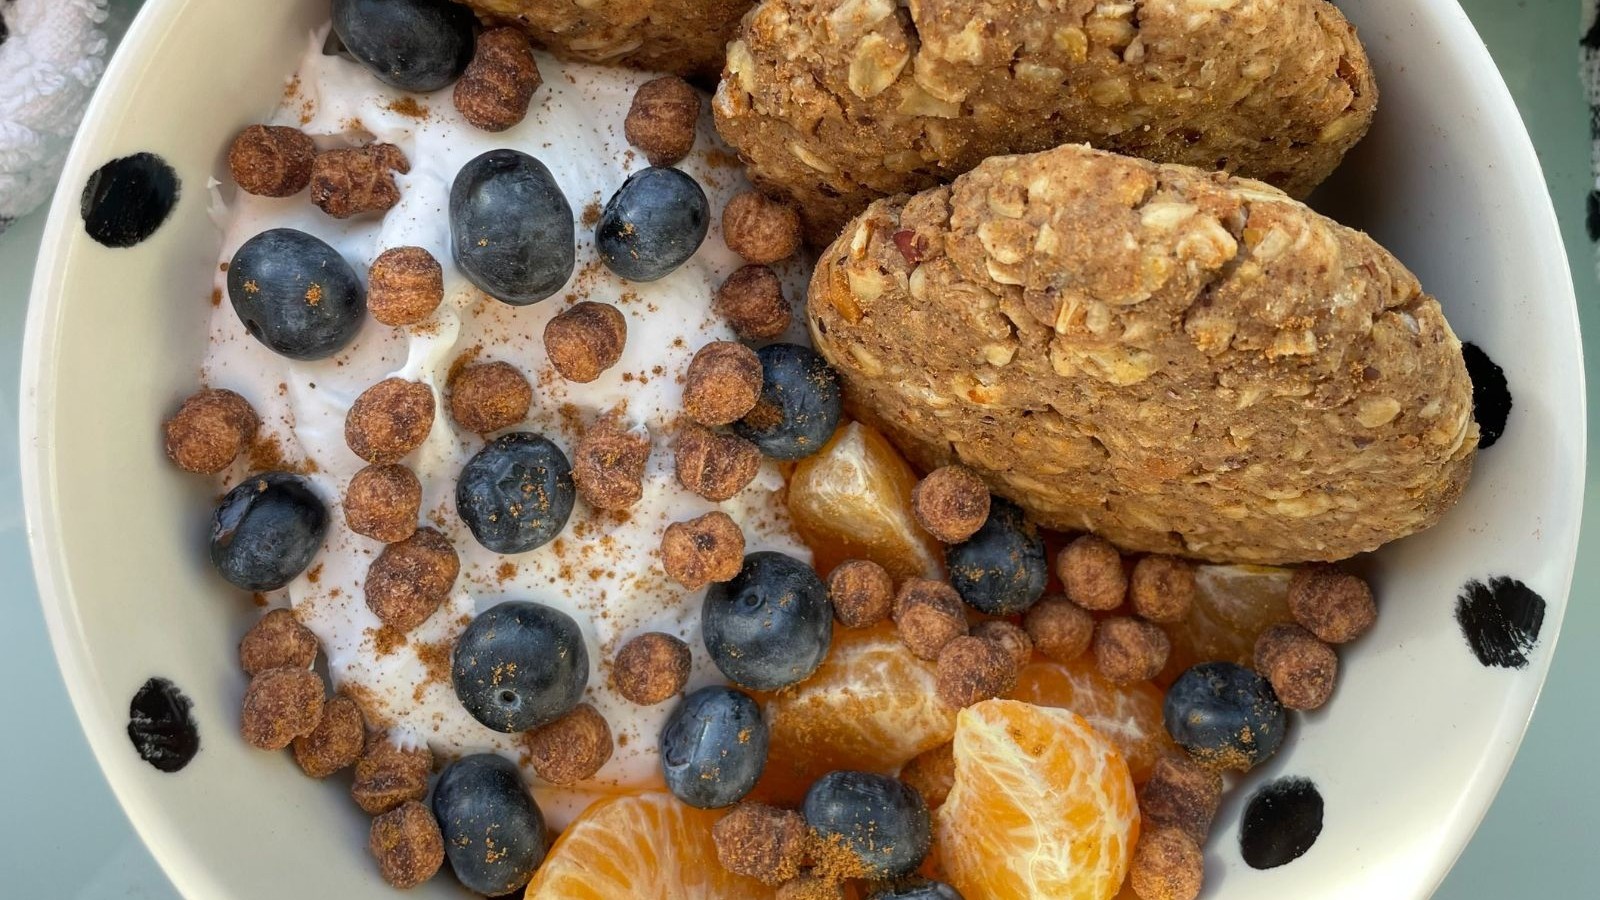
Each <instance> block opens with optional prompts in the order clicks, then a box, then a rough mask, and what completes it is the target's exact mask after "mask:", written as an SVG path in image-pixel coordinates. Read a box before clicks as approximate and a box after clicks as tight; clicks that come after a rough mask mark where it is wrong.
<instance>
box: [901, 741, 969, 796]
mask: <svg viewBox="0 0 1600 900" xmlns="http://www.w3.org/2000/svg"><path fill="white" fill-rule="evenodd" d="M900 780H901V781H904V782H905V783H906V784H909V785H911V787H912V789H913V790H915V791H916V792H917V793H919V794H921V795H922V799H923V802H925V803H927V804H928V808H929V809H935V808H937V807H939V806H943V805H944V801H945V798H946V797H949V796H950V789H951V788H953V787H955V784H956V749H955V745H954V744H952V743H950V742H949V741H946V742H945V743H943V744H940V745H939V746H937V747H935V748H933V749H932V750H924V751H923V752H921V753H918V754H917V755H916V756H914V757H912V758H911V761H910V762H908V763H906V764H905V767H904V768H902V769H901V770H900Z"/></svg>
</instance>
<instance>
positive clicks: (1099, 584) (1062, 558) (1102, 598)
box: [1056, 534, 1128, 611]
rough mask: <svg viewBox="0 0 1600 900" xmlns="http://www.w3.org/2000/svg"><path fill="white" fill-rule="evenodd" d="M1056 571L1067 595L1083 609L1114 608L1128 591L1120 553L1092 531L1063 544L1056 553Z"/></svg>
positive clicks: (1102, 609)
mask: <svg viewBox="0 0 1600 900" xmlns="http://www.w3.org/2000/svg"><path fill="white" fill-rule="evenodd" d="M1056 574H1057V575H1059V576H1060V577H1061V584H1062V587H1064V588H1065V589H1066V592H1067V599H1068V600H1071V601H1072V602H1073V603H1076V604H1078V605H1079V606H1081V607H1083V608H1084V609H1091V610H1096V611H1105V610H1108V609H1116V608H1117V607H1119V606H1121V605H1122V601H1123V599H1125V598H1126V597H1127V595H1128V576H1127V573H1125V572H1124V571H1123V569H1122V554H1121V553H1118V552H1117V548H1115V547H1113V546H1111V545H1110V544H1109V543H1107V542H1106V541H1104V540H1102V539H1100V538H1097V537H1095V536H1094V535H1092V534H1086V535H1084V536H1082V537H1080V538H1077V539H1076V540H1074V541H1073V542H1072V543H1070V544H1068V545H1067V546H1066V547H1064V548H1062V550H1061V553H1060V554H1059V555H1058V556H1057V557H1056Z"/></svg>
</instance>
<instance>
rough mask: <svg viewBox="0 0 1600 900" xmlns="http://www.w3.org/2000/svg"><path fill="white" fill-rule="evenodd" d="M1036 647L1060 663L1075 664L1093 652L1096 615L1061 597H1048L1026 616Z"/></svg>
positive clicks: (1023, 620)
mask: <svg viewBox="0 0 1600 900" xmlns="http://www.w3.org/2000/svg"><path fill="white" fill-rule="evenodd" d="M1022 627H1023V630H1025V631H1027V632H1028V637H1029V638H1030V639H1031V640H1032V641H1033V648H1034V649H1035V650H1038V651H1039V652H1040V653H1042V654H1044V655H1045V656H1047V657H1049V658H1050V659H1053V660H1055V661H1056V662H1063V663H1065V662H1072V661H1073V660H1075V659H1077V658H1078V657H1080V656H1082V655H1083V654H1085V653H1087V652H1088V651H1089V642H1090V641H1091V640H1093V639H1094V616H1091V615H1089V613H1088V612H1086V611H1085V610H1084V609H1083V607H1081V606H1079V605H1077V604H1076V603H1073V602H1072V601H1071V600H1068V599H1067V598H1066V597H1063V596H1061V595H1060V594H1045V595H1044V596H1043V597H1040V598H1039V602H1037V603H1035V604H1034V605H1033V606H1031V607H1029V608H1028V611H1027V612H1026V613H1024V614H1023V616H1022Z"/></svg>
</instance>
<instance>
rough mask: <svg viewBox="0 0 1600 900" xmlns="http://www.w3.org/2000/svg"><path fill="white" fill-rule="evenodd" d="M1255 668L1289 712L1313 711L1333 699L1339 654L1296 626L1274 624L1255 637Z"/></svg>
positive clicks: (1337, 676)
mask: <svg viewBox="0 0 1600 900" xmlns="http://www.w3.org/2000/svg"><path fill="white" fill-rule="evenodd" d="M1255 668H1256V671H1257V672H1260V673H1261V674H1262V675H1265V676H1266V678H1267V680H1268V681H1270V682H1272V690H1273V691H1274V692H1275V693H1277V695H1278V700H1279V701H1280V702H1282V703H1283V705H1284V706H1286V707H1288V708H1289V709H1298V710H1310V709H1316V708H1318V707H1320V706H1322V705H1323V704H1324V703H1327V702H1328V698H1329V697H1332V696H1333V686H1334V683H1335V682H1336V681H1337V680H1338V678H1339V654H1337V653H1335V652H1334V650H1333V648H1332V647H1330V646H1328V645H1327V644H1325V643H1323V642H1322V641H1320V640H1317V636H1316V635H1314V634H1312V633H1311V632H1309V631H1307V630H1305V629H1304V628H1301V627H1300V626H1299V625H1292V624H1283V625H1274V626H1272V627H1271V628H1268V629H1267V630H1266V631H1263V632H1261V636H1260V637H1258V638H1256V649H1255Z"/></svg>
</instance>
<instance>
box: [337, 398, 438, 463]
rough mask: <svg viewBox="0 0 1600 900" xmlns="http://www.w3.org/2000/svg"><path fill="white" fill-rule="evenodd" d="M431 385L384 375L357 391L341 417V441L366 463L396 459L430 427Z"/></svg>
mask: <svg viewBox="0 0 1600 900" xmlns="http://www.w3.org/2000/svg"><path fill="white" fill-rule="evenodd" d="M433 410H434V404H433V388H431V387H429V386H427V385H426V384H423V383H422V382H420V381H406V380H405V379H404V378H385V379H384V380H382V381H380V382H378V383H377V384H375V385H373V386H372V387H369V388H367V389H366V390H365V391H362V392H361V396H359V397H357V398H356V400H355V402H354V403H352V404H350V411H349V412H347V413H345V417H344V442H345V443H346V444H348V445H349V446H350V450H351V452H353V453H355V455H357V456H359V457H361V458H362V459H364V460H366V461H367V462H369V463H392V462H399V461H400V458H401V457H403V456H405V455H406V454H407V453H410V452H411V451H413V450H415V449H417V448H418V447H420V446H422V442H423V441H424V440H426V439H427V437H428V432H429V431H431V430H433Z"/></svg>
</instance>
